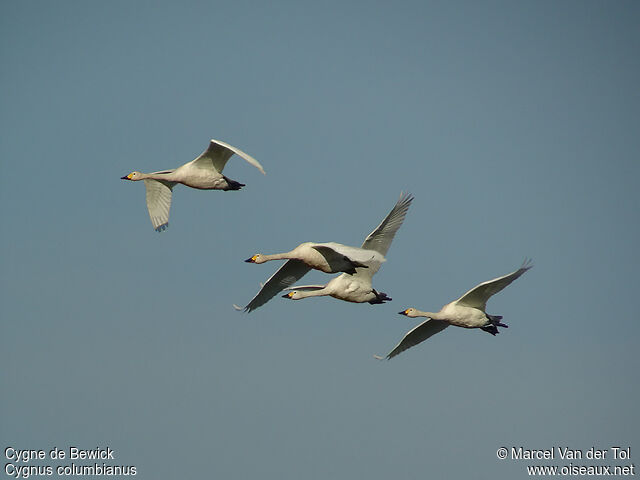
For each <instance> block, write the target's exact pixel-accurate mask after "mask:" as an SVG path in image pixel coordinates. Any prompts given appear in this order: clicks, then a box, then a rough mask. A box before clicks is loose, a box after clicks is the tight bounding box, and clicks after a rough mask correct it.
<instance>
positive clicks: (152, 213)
mask: <svg viewBox="0 0 640 480" xmlns="http://www.w3.org/2000/svg"><path fill="white" fill-rule="evenodd" d="M234 153H235V154H237V155H238V156H240V157H242V158H244V159H245V160H246V161H247V162H249V163H250V164H251V165H253V166H254V167H256V168H257V169H258V170H260V171H261V172H262V173H263V174H264V173H265V172H264V169H263V168H262V165H260V163H258V161H257V160H256V159H255V158H253V157H252V156H250V155H248V154H246V153H244V152H243V151H242V150H239V149H237V148H235V147H233V146H231V145H229V144H227V143H224V142H221V141H220V140H211V142H210V143H209V148H207V150H205V151H204V152H202V154H201V155H200V156H198V157H197V158H196V159H195V160H192V161H190V162H188V163H185V164H184V165H182V166H181V167H178V168H175V169H172V170H163V171H160V172H153V173H142V172H131V173H130V174H129V175H126V176H124V177H122V180H131V181H134V182H136V181H139V180H144V184H145V187H146V190H147V209H148V210H149V218H151V223H152V225H153V228H154V229H155V230H156V231H158V232H160V231H162V230H164V229H166V228H167V226H168V225H169V209H170V208H171V193H172V191H173V187H174V186H175V185H176V184H178V183H181V184H183V185H186V186H187V187H191V188H197V189H199V190H225V191H226V190H240V189H241V188H242V187H244V184H243V183H239V182H236V181H235V180H231V179H230V178H227V177H226V176H224V175H223V174H222V170H223V169H224V167H225V165H226V164H227V161H228V160H229V159H230V158H231V156H232V155H233V154H234Z"/></svg>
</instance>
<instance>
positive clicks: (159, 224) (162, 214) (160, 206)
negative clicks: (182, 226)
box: [144, 178, 176, 232]
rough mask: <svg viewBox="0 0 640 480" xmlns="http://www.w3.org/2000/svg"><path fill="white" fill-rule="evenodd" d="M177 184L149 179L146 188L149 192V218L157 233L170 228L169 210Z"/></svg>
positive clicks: (145, 184) (146, 180)
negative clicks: (173, 189)
mask: <svg viewBox="0 0 640 480" xmlns="http://www.w3.org/2000/svg"><path fill="white" fill-rule="evenodd" d="M175 184H176V182H168V181H166V180H154V179H151V178H147V179H145V180H144V186H145V187H146V190H147V209H148V210H149V218H150V219H151V224H152V225H153V228H155V230H156V232H161V231H162V230H164V229H166V228H167V226H169V209H170V208H171V189H172V188H173V187H174V185H175Z"/></svg>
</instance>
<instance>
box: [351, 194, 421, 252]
mask: <svg viewBox="0 0 640 480" xmlns="http://www.w3.org/2000/svg"><path fill="white" fill-rule="evenodd" d="M412 201H413V195H411V194H405V193H403V194H401V195H400V199H399V200H398V202H397V203H396V205H395V206H394V207H393V209H392V210H391V212H389V215H387V216H386V217H385V219H384V220H382V223H380V225H378V227H377V228H376V229H375V230H374V231H373V232H371V233H370V234H369V236H368V237H367V238H366V239H365V241H364V243H363V244H362V248H364V249H367V250H375V251H376V252H380V253H381V254H382V255H386V254H387V251H388V250H389V246H390V245H391V242H392V241H393V237H394V236H395V234H396V232H397V231H398V229H399V228H400V226H401V225H402V222H404V217H405V216H406V215H407V211H409V206H410V205H411V202H412Z"/></svg>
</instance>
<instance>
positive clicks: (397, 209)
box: [282, 194, 413, 305]
mask: <svg viewBox="0 0 640 480" xmlns="http://www.w3.org/2000/svg"><path fill="white" fill-rule="evenodd" d="M412 201H413V196H412V195H410V194H407V195H404V194H402V195H400V199H399V200H398V202H397V203H396V205H395V206H394V207H393V209H392V210H391V212H389V215H387V216H386V218H385V219H384V220H383V221H382V223H381V224H380V225H379V226H378V227H377V228H376V229H375V230H374V231H373V232H371V233H370V234H369V236H368V237H367V238H366V239H365V241H364V243H363V244H362V248H366V249H373V250H375V251H377V252H379V253H380V254H381V255H386V254H387V251H388V250H389V246H390V245H391V241H392V240H393V237H394V236H395V234H396V232H397V231H398V229H399V228H400V226H401V225H402V222H403V221H404V218H405V216H406V214H407V211H408V210H409V206H410V205H411V202H412ZM380 265H381V264H379V263H376V264H373V265H370V266H369V267H368V268H356V271H355V273H353V274H352V273H343V274H342V275H339V276H337V277H336V278H333V279H332V280H331V281H329V283H327V284H326V285H304V286H296V287H289V288H287V290H290V292H289V293H287V294H286V295H283V296H282V297H283V298H288V299H290V300H301V299H303V298H309V297H322V296H331V297H333V298H337V299H339V300H344V301H346V302H353V303H364V302H367V303H370V304H372V305H375V304H380V303H384V302H386V301H390V300H391V298H389V296H387V294H386V293H383V292H378V291H377V290H376V289H374V288H373V286H372V283H371V280H372V277H373V275H375V273H376V272H377V271H378V269H379V268H380Z"/></svg>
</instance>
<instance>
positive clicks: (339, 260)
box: [245, 242, 385, 273]
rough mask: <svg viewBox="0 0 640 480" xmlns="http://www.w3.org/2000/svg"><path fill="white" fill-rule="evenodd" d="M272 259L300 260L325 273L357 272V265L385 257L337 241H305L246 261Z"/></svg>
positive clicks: (377, 260) (254, 256)
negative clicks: (290, 248) (287, 250)
mask: <svg viewBox="0 0 640 480" xmlns="http://www.w3.org/2000/svg"><path fill="white" fill-rule="evenodd" d="M271 260H300V261H301V262H303V263H304V264H306V265H307V266H308V267H309V269H315V270H320V271H321V272H324V273H338V272H348V273H356V270H355V269H356V267H363V268H367V267H368V266H369V265H370V264H371V263H382V262H384V261H385V258H384V255H381V254H380V253H379V252H377V251H375V250H367V249H363V248H357V247H349V246H347V245H342V244H341V243H336V242H327V243H313V242H304V243H301V244H300V245H298V246H297V247H296V248H294V249H293V250H291V251H289V252H284V253H275V254H273V255H265V254H262V253H256V254H255V255H253V256H252V257H251V258H248V259H246V260H245V262H247V263H256V264H261V263H265V262H269V261H271Z"/></svg>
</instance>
